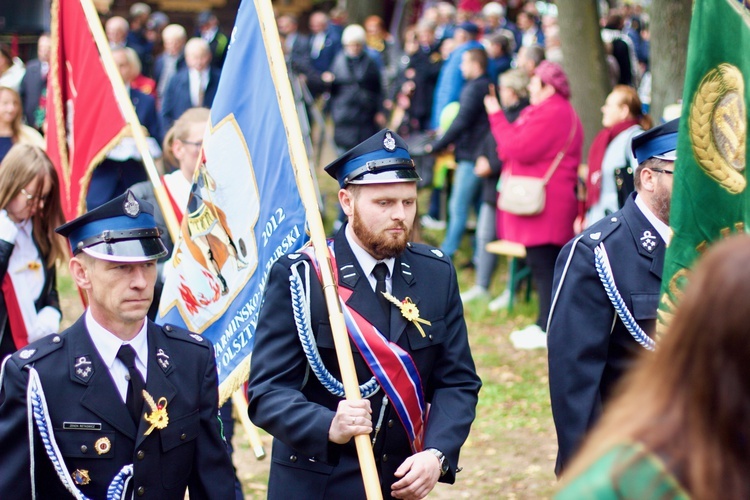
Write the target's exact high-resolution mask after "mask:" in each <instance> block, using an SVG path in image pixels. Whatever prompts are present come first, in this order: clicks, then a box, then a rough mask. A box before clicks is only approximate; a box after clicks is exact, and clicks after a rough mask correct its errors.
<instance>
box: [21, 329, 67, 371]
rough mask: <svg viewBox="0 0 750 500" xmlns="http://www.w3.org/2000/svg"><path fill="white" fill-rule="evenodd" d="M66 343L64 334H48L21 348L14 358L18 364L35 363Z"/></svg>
mask: <svg viewBox="0 0 750 500" xmlns="http://www.w3.org/2000/svg"><path fill="white" fill-rule="evenodd" d="M63 344H64V336H63V335H60V334H58V333H55V334H52V335H47V336H46V337H44V338H41V339H39V340H37V341H36V342H33V343H31V344H29V345H27V346H26V347H24V348H22V349H19V350H18V351H16V352H15V353H14V354H13V360H14V361H15V362H16V363H17V364H18V366H26V365H28V364H29V363H34V362H35V361H38V360H40V359H42V358H43V357H45V356H47V355H49V354H50V353H53V352H55V351H56V350H58V349H60V348H61V347H62V346H63Z"/></svg>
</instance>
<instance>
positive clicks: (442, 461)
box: [424, 448, 448, 477]
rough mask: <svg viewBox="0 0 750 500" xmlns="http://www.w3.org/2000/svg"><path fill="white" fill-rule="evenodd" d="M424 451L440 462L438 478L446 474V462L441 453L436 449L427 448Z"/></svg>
mask: <svg viewBox="0 0 750 500" xmlns="http://www.w3.org/2000/svg"><path fill="white" fill-rule="evenodd" d="M424 451H428V452H430V453H432V454H433V455H435V456H436V457H437V459H438V461H439V462H440V477H443V476H444V475H445V474H446V473H447V472H448V461H447V460H446V459H445V455H443V452H442V451H440V450H438V449H437V448H427V449H426V450H424Z"/></svg>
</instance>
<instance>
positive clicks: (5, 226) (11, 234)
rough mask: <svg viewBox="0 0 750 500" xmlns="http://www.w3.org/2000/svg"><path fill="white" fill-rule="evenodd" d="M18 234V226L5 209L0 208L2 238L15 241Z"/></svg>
mask: <svg viewBox="0 0 750 500" xmlns="http://www.w3.org/2000/svg"><path fill="white" fill-rule="evenodd" d="M17 235H18V226H16V224H15V223H14V222H13V221H12V220H10V217H8V212H6V211H5V209H2V210H0V240H5V241H7V242H8V243H15V242H16V236H17Z"/></svg>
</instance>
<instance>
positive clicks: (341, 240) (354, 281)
mask: <svg viewBox="0 0 750 500" xmlns="http://www.w3.org/2000/svg"><path fill="white" fill-rule="evenodd" d="M344 230H345V228H343V227H342V228H341V230H340V231H339V232H338V233H337V234H336V238H335V240H334V244H335V246H334V250H335V251H336V265H337V266H338V273H339V282H338V286H343V287H345V288H349V289H350V290H352V295H351V297H349V300H347V301H346V305H347V306H349V307H350V308H352V309H353V310H355V311H357V312H358V313H359V314H361V315H362V317H363V318H364V319H366V320H367V321H368V322H370V323H371V324H372V325H374V326H375V328H377V329H378V330H379V331H380V332H381V333H382V334H383V335H384V336H385V337H386V338H388V322H387V321H386V319H385V317H384V316H383V310H382V309H381V307H380V303H379V302H378V301H377V299H376V297H375V292H374V291H373V289H372V287H371V286H370V282H369V281H368V280H367V276H365V275H364V272H363V271H362V268H361V267H360V265H359V262H357V259H356V258H355V257H354V253H353V252H352V249H351V247H349V242H348V241H346V236H345V235H344ZM393 315H394V313H393V312H392V313H391V317H393Z"/></svg>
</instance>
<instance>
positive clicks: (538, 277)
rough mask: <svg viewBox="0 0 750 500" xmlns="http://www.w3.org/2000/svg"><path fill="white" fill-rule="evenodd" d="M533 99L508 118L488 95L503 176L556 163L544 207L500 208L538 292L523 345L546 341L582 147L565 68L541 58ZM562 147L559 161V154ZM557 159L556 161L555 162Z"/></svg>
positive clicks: (520, 337) (506, 233) (515, 337)
mask: <svg viewBox="0 0 750 500" xmlns="http://www.w3.org/2000/svg"><path fill="white" fill-rule="evenodd" d="M529 97H530V101H531V105H530V106H529V107H527V108H526V109H525V110H523V111H522V112H521V115H520V116H519V117H518V119H517V120H516V121H515V122H513V123H508V121H507V120H506V119H505V115H504V114H503V112H502V111H501V109H500V104H499V103H498V101H497V98H495V97H494V92H492V93H490V95H489V96H487V97H486V98H485V107H486V108H487V114H488V116H489V120H490V127H491V130H492V135H493V136H494V137H495V140H496V141H497V152H498V156H499V157H500V159H501V160H503V162H504V163H503V172H502V176H501V178H500V197H502V196H503V195H502V184H503V180H504V179H507V178H508V177H509V176H511V175H513V176H527V177H537V178H543V177H545V175H546V174H547V173H548V171H550V170H551V167H552V168H554V172H553V173H552V175H551V177H550V178H549V182H548V183H547V186H546V203H545V206H544V209H543V210H542V211H541V212H540V213H539V214H536V215H515V214H512V213H509V212H507V211H502V210H500V211H499V212H498V226H499V227H500V228H501V231H502V232H501V233H500V237H501V238H503V239H505V240H509V241H514V242H517V243H521V244H523V245H524V246H525V247H526V260H527V263H528V265H529V266H530V267H531V275H532V279H533V281H534V284H535V286H536V289H537V292H538V294H539V316H538V317H537V321H536V323H535V324H533V325H530V326H528V327H526V328H524V329H522V330H517V331H514V332H513V333H511V341H512V342H513V344H514V345H515V346H516V347H517V348H520V349H532V348H536V347H546V345H547V336H546V333H545V332H546V329H547V316H548V315H549V309H550V302H551V295H552V278H553V273H554V269H555V260H556V259H557V254H558V253H559V252H560V249H561V248H562V247H563V245H565V243H567V242H568V241H569V240H570V239H571V238H573V236H574V233H573V222H574V221H575V218H576V213H577V200H576V183H577V175H578V165H579V164H580V162H581V154H582V148H583V126H582V125H581V121H580V119H579V118H578V115H577V114H576V112H575V110H574V109H573V106H572V105H571V104H570V101H569V99H570V85H569V83H568V78H567V77H566V76H565V73H564V72H563V70H562V68H561V67H560V66H559V65H557V64H555V63H551V62H549V61H543V62H542V63H541V64H540V65H539V66H538V67H537V68H536V70H535V71H534V76H532V78H531V81H530V82H529ZM561 153H562V158H561V160H560V161H559V163H557V162H556V161H555V157H556V156H558V155H559V154H561ZM555 163H557V166H556V167H555Z"/></svg>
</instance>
